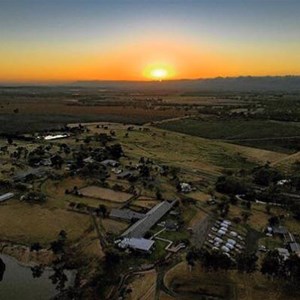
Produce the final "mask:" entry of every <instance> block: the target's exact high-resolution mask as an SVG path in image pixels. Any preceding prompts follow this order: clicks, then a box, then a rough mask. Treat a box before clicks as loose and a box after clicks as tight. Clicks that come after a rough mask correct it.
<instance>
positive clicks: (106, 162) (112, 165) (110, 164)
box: [100, 159, 120, 167]
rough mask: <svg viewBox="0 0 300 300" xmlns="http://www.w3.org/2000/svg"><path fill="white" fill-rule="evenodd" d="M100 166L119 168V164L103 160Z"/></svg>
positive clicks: (110, 160) (111, 160) (114, 161)
mask: <svg viewBox="0 0 300 300" xmlns="http://www.w3.org/2000/svg"><path fill="white" fill-rule="evenodd" d="M100 164H101V165H103V166H105V167H117V166H119V164H120V163H119V162H118V161H116V160H113V159H105V160H103V161H101V162H100Z"/></svg>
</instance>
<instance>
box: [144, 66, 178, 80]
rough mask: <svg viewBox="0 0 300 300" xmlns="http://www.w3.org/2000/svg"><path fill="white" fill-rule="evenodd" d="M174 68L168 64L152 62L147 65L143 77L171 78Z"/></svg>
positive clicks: (155, 78)
mask: <svg viewBox="0 0 300 300" xmlns="http://www.w3.org/2000/svg"><path fill="white" fill-rule="evenodd" d="M174 74H175V72H174V68H173V67H171V66H170V65H161V64H159V65H158V64H153V65H148V66H147V67H146V68H145V69H144V71H143V75H144V77H146V78H148V79H152V80H153V79H154V80H159V81H161V80H163V79H171V78H172V77H173V76H174Z"/></svg>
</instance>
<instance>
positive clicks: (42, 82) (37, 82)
mask: <svg viewBox="0 0 300 300" xmlns="http://www.w3.org/2000/svg"><path fill="white" fill-rule="evenodd" d="M275 77H277V78H278V77H282V78H287V77H300V73H299V74H293V75H291V74H285V75H237V76H215V77H199V78H178V79H164V80H153V79H152V80H147V79H145V80H138V79H132V80H130V79H129V80H128V79H116V80H114V79H74V80H55V79H54V80H5V81H0V85H2V86H3V85H23V84H24V85H57V84H58V85H65V84H75V83H96V82H103V83H110V82H116V83H117V82H118V83H134V82H135V83H164V82H176V81H197V80H214V79H237V78H275Z"/></svg>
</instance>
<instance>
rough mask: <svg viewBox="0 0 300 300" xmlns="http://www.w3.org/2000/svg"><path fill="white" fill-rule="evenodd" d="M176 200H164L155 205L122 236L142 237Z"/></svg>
mask: <svg viewBox="0 0 300 300" xmlns="http://www.w3.org/2000/svg"><path fill="white" fill-rule="evenodd" d="M175 202H176V201H173V202H168V201H163V202H160V203H159V204H157V205H156V206H154V207H153V208H152V209H151V210H149V211H148V212H147V214H146V215H145V217H144V218H143V219H140V220H139V221H137V222H136V223H134V224H133V225H132V226H130V227H129V228H128V229H127V230H126V231H125V232H124V233H123V234H122V236H127V237H135V238H140V237H143V236H144V235H145V234H146V232H147V231H148V230H149V229H150V228H151V227H152V226H154V225H155V224H156V223H157V222H158V221H159V220H160V219H161V218H162V217H163V216H164V215H165V214H166V213H167V212H168V211H169V210H170V209H171V208H172V207H173V205H174V204H175Z"/></svg>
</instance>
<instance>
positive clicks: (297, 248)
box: [290, 242, 300, 253]
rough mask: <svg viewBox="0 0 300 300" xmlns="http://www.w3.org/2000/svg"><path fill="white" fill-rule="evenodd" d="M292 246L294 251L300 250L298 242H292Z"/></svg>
mask: <svg viewBox="0 0 300 300" xmlns="http://www.w3.org/2000/svg"><path fill="white" fill-rule="evenodd" d="M290 248H291V251H292V252H296V253H298V252H300V245H299V244H298V243H296V242H295V243H290Z"/></svg>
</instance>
